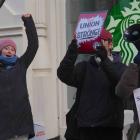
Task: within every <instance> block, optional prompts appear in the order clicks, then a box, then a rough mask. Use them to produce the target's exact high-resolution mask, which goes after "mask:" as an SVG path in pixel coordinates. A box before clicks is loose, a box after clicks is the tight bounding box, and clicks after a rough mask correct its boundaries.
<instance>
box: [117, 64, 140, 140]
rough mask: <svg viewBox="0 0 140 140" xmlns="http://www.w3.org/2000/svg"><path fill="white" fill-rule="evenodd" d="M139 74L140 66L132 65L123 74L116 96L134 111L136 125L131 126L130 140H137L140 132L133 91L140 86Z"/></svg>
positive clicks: (128, 135)
mask: <svg viewBox="0 0 140 140" xmlns="http://www.w3.org/2000/svg"><path fill="white" fill-rule="evenodd" d="M139 72H140V69H139V66H138V65H137V64H134V63H131V64H130V65H129V66H128V68H127V69H126V70H125V72H124V73H123V75H122V77H121V80H120V81H119V83H118V84H117V86H116V95H117V96H119V97H120V98H122V99H123V100H124V101H125V102H126V104H127V106H126V108H127V109H132V110H133V111H134V123H133V124H131V127H130V129H129V131H128V134H127V137H128V140H136V136H137V133H139V131H140V126H139V121H138V115H137V110H136V104H135V101H134V96H133V90H134V89H136V88H138V87H139V86H140V85H139V84H140V83H139V79H140V76H139Z"/></svg>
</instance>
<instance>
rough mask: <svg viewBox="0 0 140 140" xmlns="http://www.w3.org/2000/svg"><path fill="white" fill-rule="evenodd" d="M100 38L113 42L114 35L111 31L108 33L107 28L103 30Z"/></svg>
mask: <svg viewBox="0 0 140 140" xmlns="http://www.w3.org/2000/svg"><path fill="white" fill-rule="evenodd" d="M100 37H101V39H105V40H108V39H109V40H112V34H111V33H110V32H109V31H107V30H106V29H105V28H103V29H102V31H101V34H100Z"/></svg>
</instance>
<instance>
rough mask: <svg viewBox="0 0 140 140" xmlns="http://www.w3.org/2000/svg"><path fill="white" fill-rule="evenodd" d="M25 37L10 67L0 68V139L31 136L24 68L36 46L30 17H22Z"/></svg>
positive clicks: (31, 57) (30, 113)
mask: <svg viewBox="0 0 140 140" xmlns="http://www.w3.org/2000/svg"><path fill="white" fill-rule="evenodd" d="M23 20H24V26H25V28H26V34H27V38H28V47H27V50H26V52H25V53H24V54H23V55H22V56H21V57H19V58H18V60H17V61H16V64H15V65H14V66H13V67H12V68H11V69H1V70H0V110H1V111H0V140H7V139H9V138H12V137H14V136H16V135H17V136H21V135H29V137H32V136H34V128H33V118H32V112H31V106H30V103H29V95H28V91H27V85H26V72H27V68H28V67H29V65H30V63H31V62H32V60H33V58H34V57H35V54H36V52H37V49H38V37H37V32H36V28H35V25H34V22H33V19H32V17H28V18H24V19H23Z"/></svg>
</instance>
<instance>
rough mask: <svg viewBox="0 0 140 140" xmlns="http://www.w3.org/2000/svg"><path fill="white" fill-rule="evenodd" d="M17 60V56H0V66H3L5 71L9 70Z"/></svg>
mask: <svg viewBox="0 0 140 140" xmlns="http://www.w3.org/2000/svg"><path fill="white" fill-rule="evenodd" d="M16 60H17V56H16V55H14V56H11V57H6V56H3V55H0V63H1V64H2V66H4V67H5V68H6V69H10V68H12V67H13V66H14V65H15V63H16Z"/></svg>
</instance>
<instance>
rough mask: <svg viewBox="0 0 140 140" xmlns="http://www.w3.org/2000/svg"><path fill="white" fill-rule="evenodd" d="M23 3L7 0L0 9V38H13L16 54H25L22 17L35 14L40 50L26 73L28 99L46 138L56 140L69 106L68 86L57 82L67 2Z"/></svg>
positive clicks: (33, 0)
mask: <svg viewBox="0 0 140 140" xmlns="http://www.w3.org/2000/svg"><path fill="white" fill-rule="evenodd" d="M20 2H21V1H19V0H7V1H6V2H5V3H4V5H3V7H2V8H1V9H0V19H1V21H0V38H3V37H10V38H12V39H14V40H15V42H16V43H17V54H18V55H19V56H20V55H22V54H23V53H24V51H25V50H26V46H27V38H26V34H25V32H24V27H23V23H22V20H21V18H20V17H21V14H23V13H31V14H32V16H33V18H34V21H35V24H36V28H37V32H38V38H39V50H38V52H37V55H36V57H35V59H34V61H33V62H32V64H31V66H30V67H29V69H28V73H27V83H28V90H29V97H30V102H31V106H32V112H33V117H34V122H35V123H37V124H40V125H43V126H45V128H46V135H47V138H48V139H53V138H55V137H57V136H59V135H60V133H61V130H63V128H64V129H65V118H63V116H64V115H63V109H64V108H65V107H64V106H65V105H66V103H65V104H63V102H65V99H63V97H62V96H63V94H64V93H65V92H66V91H65V89H66V87H65V86H63V85H62V83H60V82H58V79H57V75H56V69H57V66H58V63H59V62H60V59H62V54H61V53H63V54H64V52H65V49H64V46H65V9H64V7H65V1H64V0H61V2H60V0H22V2H21V3H20ZM60 49H64V50H63V51H62V50H60ZM58 83H59V84H58ZM65 96H66V94H65ZM64 110H66V109H64ZM62 118H63V120H62ZM61 128H62V129H61ZM62 136H63V134H62Z"/></svg>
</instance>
